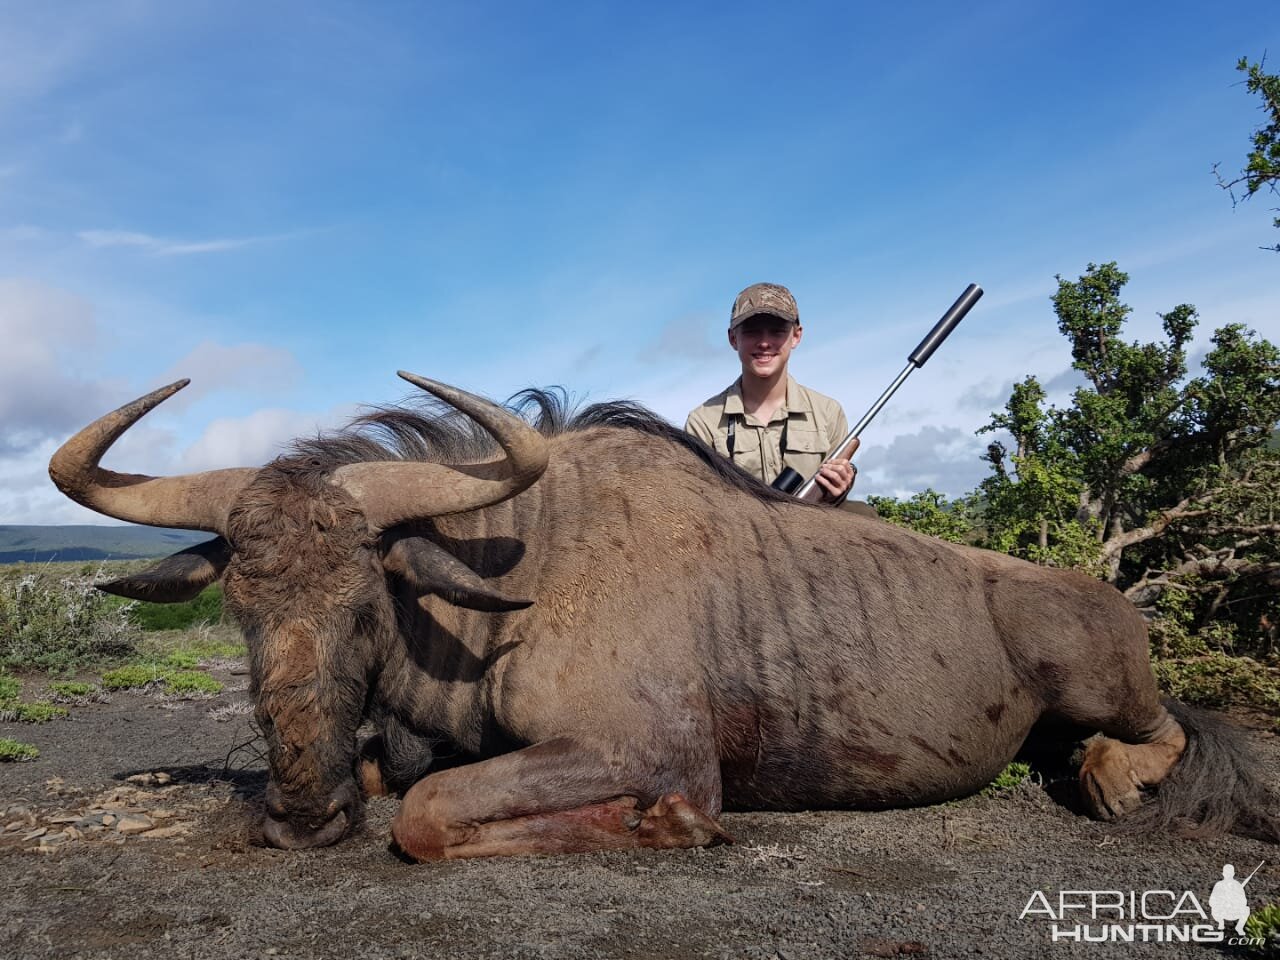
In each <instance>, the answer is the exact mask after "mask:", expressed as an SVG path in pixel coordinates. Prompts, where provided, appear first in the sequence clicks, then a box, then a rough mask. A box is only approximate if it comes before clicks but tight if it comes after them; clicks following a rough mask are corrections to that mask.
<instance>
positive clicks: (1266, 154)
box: [1214, 57, 1280, 252]
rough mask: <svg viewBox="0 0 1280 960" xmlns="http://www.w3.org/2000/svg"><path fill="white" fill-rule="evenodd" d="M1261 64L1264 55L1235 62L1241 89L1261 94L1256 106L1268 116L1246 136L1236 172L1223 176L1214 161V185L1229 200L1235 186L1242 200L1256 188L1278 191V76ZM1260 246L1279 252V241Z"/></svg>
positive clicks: (1279, 224)
mask: <svg viewBox="0 0 1280 960" xmlns="http://www.w3.org/2000/svg"><path fill="white" fill-rule="evenodd" d="M1265 66H1266V60H1265V58H1264V59H1263V60H1262V61H1259V62H1258V63H1250V62H1249V58H1248V57H1241V58H1240V61H1239V63H1237V64H1236V69H1237V70H1239V71H1240V72H1241V73H1243V74H1244V75H1245V89H1247V90H1248V91H1249V93H1251V94H1257V95H1258V96H1260V97H1261V98H1262V105H1261V106H1260V107H1259V109H1261V110H1262V111H1263V112H1264V113H1265V114H1266V115H1267V117H1268V119H1267V121H1266V122H1264V123H1263V125H1262V126H1260V127H1259V128H1258V129H1257V130H1255V131H1254V132H1253V135H1252V136H1251V138H1250V143H1251V145H1252V149H1251V150H1250V151H1249V154H1248V156H1247V157H1246V158H1245V166H1244V169H1243V170H1242V171H1241V172H1240V175H1239V176H1237V177H1234V178H1232V179H1230V180H1226V179H1224V178H1223V176H1222V174H1221V173H1219V172H1218V165H1217V164H1215V165H1214V173H1215V174H1217V177H1218V185H1219V186H1220V187H1222V188H1223V189H1224V190H1226V191H1227V192H1228V193H1230V194H1231V201H1232V203H1235V202H1237V197H1236V189H1237V188H1243V190H1244V197H1243V199H1246V200H1247V199H1248V198H1249V197H1252V196H1253V195H1254V194H1256V193H1257V192H1258V191H1259V190H1264V189H1265V190H1269V191H1270V192H1272V193H1277V192H1280V76H1278V75H1276V74H1268V73H1266V72H1265V69H1264V68H1265ZM1273 223H1274V225H1275V226H1276V227H1280V217H1276V218H1275V220H1274V221H1273ZM1263 249H1266V250H1275V251H1277V252H1280V243H1278V244H1276V245H1275V246H1274V247H1264V248H1263Z"/></svg>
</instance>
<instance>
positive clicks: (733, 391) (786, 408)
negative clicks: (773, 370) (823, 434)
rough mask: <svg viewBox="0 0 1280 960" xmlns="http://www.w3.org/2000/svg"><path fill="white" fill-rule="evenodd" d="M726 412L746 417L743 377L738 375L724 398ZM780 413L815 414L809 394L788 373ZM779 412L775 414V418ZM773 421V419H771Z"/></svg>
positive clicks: (790, 414) (789, 414)
mask: <svg viewBox="0 0 1280 960" xmlns="http://www.w3.org/2000/svg"><path fill="white" fill-rule="evenodd" d="M724 412H725V413H727V414H729V415H730V416H735V417H745V416H746V414H747V409H746V407H744V406H743V405H742V377H738V379H737V380H735V381H733V386H731V387H730V388H729V391H728V393H727V394H726V395H725V398H724ZM778 413H784V414H786V415H787V416H792V415H793V414H809V415H812V414H813V404H812V403H810V402H809V395H808V394H807V393H805V390H804V388H803V387H802V386H800V384H799V383H797V382H796V378H795V377H793V376H791V374H789V373H788V374H787V397H786V399H785V400H783V401H782V406H781V407H779V408H778ZM778 413H775V414H774V417H775V419H776V418H777V416H778ZM771 422H772V421H771Z"/></svg>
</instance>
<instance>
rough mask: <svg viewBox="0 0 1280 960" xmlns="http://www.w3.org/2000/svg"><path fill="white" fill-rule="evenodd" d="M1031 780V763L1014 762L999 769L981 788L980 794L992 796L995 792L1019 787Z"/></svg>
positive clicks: (998, 792)
mask: <svg viewBox="0 0 1280 960" xmlns="http://www.w3.org/2000/svg"><path fill="white" fill-rule="evenodd" d="M1030 780H1031V764H1029V763H1019V762H1016V761H1015V762H1014V763H1011V764H1009V765H1008V766H1007V767H1005V768H1004V769H1003V770H1001V771H1000V772H999V773H998V774H996V777H995V779H994V780H992V781H991V782H990V783H989V784H987V785H986V786H985V787H983V788H982V796H984V797H993V796H996V795H997V794H1000V793H1004V792H1006V791H1008V790H1012V789H1014V788H1015V787H1020V786H1022V785H1023V784H1024V783H1027V782H1028V781H1030Z"/></svg>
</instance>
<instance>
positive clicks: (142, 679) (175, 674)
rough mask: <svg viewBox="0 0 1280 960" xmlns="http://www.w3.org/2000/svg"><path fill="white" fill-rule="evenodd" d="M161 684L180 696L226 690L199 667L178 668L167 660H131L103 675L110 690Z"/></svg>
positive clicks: (103, 684)
mask: <svg viewBox="0 0 1280 960" xmlns="http://www.w3.org/2000/svg"><path fill="white" fill-rule="evenodd" d="M152 684H155V685H158V686H159V687H160V689H161V690H163V692H165V693H168V694H173V695H176V696H183V695H191V694H207V695H210V696H211V695H213V694H215V693H220V692H221V691H222V684H221V683H220V682H219V681H217V680H215V679H213V677H211V676H209V675H208V674H207V673H202V672H200V671H199V670H178V669H174V668H173V666H171V665H169V664H167V663H164V662H159V663H130V664H126V665H125V666H123V667H117V668H116V669H115V670H108V671H107V672H106V673H104V674H103V675H102V686H103V687H104V688H105V689H107V690H130V689H136V688H138V687H147V686H151V685H152Z"/></svg>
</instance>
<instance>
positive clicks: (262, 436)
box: [176, 407, 354, 473]
mask: <svg viewBox="0 0 1280 960" xmlns="http://www.w3.org/2000/svg"><path fill="white" fill-rule="evenodd" d="M352 413H354V408H352V407H337V408H334V409H331V410H329V411H326V412H324V413H304V412H301V411H297V410H285V409H280V408H267V409H263V410H255V411H254V412H253V413H251V414H249V415H248V416H244V417H234V418H231V417H228V418H222V419H218V420H214V421H213V422H212V423H210V424H209V425H208V426H207V427H206V428H205V430H204V433H203V434H201V435H200V438H199V439H197V440H196V442H195V443H193V444H192V445H191V446H190V447H188V448H187V449H186V450H184V451H183V453H182V455H181V457H180V458H179V461H178V464H177V468H176V471H177V472H180V473H195V472H196V471H199V470H218V469H221V468H223V467H257V466H261V465H262V464H264V463H267V462H269V461H270V460H273V459H274V458H276V457H277V456H279V455H280V454H281V453H283V452H284V451H285V448H286V447H287V446H288V443H289V441H291V440H293V439H295V438H297V437H305V436H315V435H316V434H317V433H319V432H321V431H322V430H328V429H331V428H333V427H335V426H338V425H339V424H341V423H344V422H345V421H346V420H348V419H349V418H350V415H351V414H352Z"/></svg>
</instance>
